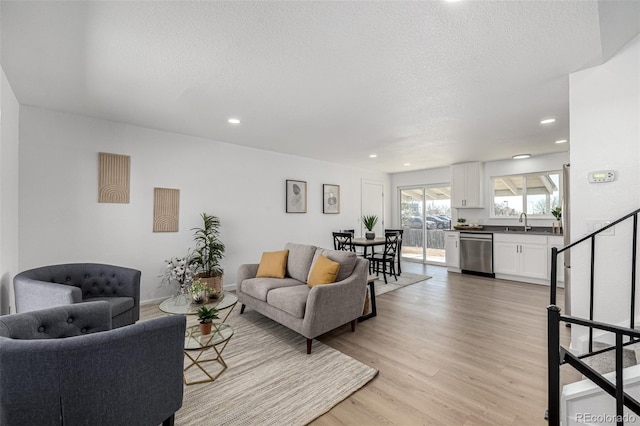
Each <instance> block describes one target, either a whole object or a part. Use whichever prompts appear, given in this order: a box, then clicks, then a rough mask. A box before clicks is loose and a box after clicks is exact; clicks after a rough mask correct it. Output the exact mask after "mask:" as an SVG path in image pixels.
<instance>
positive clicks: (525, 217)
mask: <svg viewBox="0 0 640 426" xmlns="http://www.w3.org/2000/svg"><path fill="white" fill-rule="evenodd" d="M522 216H524V232H527V231H528V230H530V229H531V227H530V226H529V225H527V214H526V213H525V212H522V213H520V219H518V222H522Z"/></svg>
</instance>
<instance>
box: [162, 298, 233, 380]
mask: <svg viewBox="0 0 640 426" xmlns="http://www.w3.org/2000/svg"><path fill="white" fill-rule="evenodd" d="M237 303H238V296H236V295H235V294H234V293H230V292H228V291H223V292H222V294H221V295H220V297H218V298H217V299H215V300H212V301H210V302H208V303H194V302H193V299H192V297H191V295H189V294H179V295H177V296H173V297H170V298H168V299H166V300H164V301H163V302H162V303H160V306H159V307H160V310H161V311H162V312H165V313H167V314H171V315H186V316H194V315H197V313H198V309H200V308H201V307H202V306H206V307H207V308H216V309H217V310H218V313H220V311H223V310H226V315H225V316H224V318H223V317H222V316H221V317H220V319H221V322H215V323H213V328H212V330H211V333H209V334H207V335H202V334H201V333H200V327H199V325H192V326H187V330H186V333H185V337H184V356H185V357H186V358H187V359H188V360H189V361H187V360H185V361H187V362H190V363H189V364H188V365H187V366H186V367H185V368H184V372H183V378H184V383H185V385H195V384H196V383H207V382H213V381H214V380H216V379H217V378H218V376H220V374H222V372H223V371H224V370H226V369H227V364H226V363H225V362H224V359H223V358H222V351H224V348H226V347H227V343H229V339H231V336H233V328H232V327H231V326H230V325H229V324H225V323H224V322H225V321H226V320H227V318H229V315H230V314H231V312H232V311H233V308H234V307H235V306H236V304H237ZM206 353H210V354H212V357H209V358H203V355H204V354H206ZM213 353H215V357H213ZM208 362H217V363H218V364H219V365H220V367H221V368H222V369H221V370H220V371H218V372H217V373H216V374H215V375H213V374H212V373H210V372H208V371H207V370H206V369H205V368H204V365H203V364H205V363H208ZM192 367H195V368H197V369H199V370H200V371H201V372H202V373H204V375H205V378H204V379H200V380H189V378H188V377H187V373H188V372H189V370H190V369H191V368H192ZM191 376H192V377H193V375H191ZM200 377H202V376H201V375H200Z"/></svg>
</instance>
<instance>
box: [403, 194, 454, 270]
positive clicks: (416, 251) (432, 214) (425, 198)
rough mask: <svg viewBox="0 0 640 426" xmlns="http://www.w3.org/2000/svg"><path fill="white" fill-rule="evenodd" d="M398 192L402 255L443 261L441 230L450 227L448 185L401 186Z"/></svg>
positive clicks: (419, 259) (423, 260) (428, 260)
mask: <svg viewBox="0 0 640 426" xmlns="http://www.w3.org/2000/svg"><path fill="white" fill-rule="evenodd" d="M399 196H400V225H401V226H402V229H403V230H404V238H403V240H402V253H401V257H402V259H403V260H409V261H414V262H422V263H435V264H444V263H445V260H446V259H445V250H444V230H445V229H450V228H451V187H450V186H448V185H433V186H415V187H405V188H400V189H399Z"/></svg>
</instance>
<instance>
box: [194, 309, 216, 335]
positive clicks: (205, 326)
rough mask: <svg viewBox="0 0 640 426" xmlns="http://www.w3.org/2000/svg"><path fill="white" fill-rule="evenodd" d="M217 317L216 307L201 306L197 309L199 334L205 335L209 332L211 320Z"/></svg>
mask: <svg viewBox="0 0 640 426" xmlns="http://www.w3.org/2000/svg"><path fill="white" fill-rule="evenodd" d="M214 319H218V311H217V310H216V308H207V307H206V306H202V307H201V308H200V309H198V321H200V334H202V335H203V336H206V335H207V334H209V333H211V327H212V325H213V320H214Z"/></svg>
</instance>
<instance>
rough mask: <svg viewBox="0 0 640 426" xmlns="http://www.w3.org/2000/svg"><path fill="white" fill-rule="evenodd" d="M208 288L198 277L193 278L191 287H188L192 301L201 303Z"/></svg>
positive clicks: (205, 296)
mask: <svg viewBox="0 0 640 426" xmlns="http://www.w3.org/2000/svg"><path fill="white" fill-rule="evenodd" d="M210 290H211V288H210V287H209V286H208V285H207V284H206V283H204V282H202V281H201V280H200V279H199V278H196V279H195V280H193V282H192V283H191V287H189V291H191V296H192V297H193V303H198V304H200V303H203V302H204V301H205V300H206V299H207V295H208V293H209V291H210Z"/></svg>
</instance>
